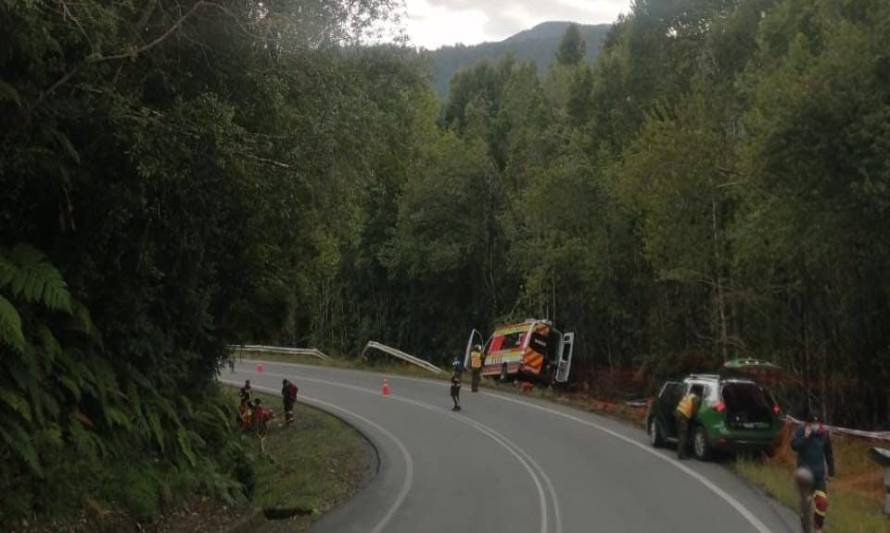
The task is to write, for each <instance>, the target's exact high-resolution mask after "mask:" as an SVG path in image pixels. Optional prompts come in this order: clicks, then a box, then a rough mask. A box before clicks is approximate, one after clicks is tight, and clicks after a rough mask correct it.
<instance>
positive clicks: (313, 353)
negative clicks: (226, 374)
mask: <svg viewBox="0 0 890 533" xmlns="http://www.w3.org/2000/svg"><path fill="white" fill-rule="evenodd" d="M228 348H229V349H230V350H247V351H250V352H270V353H279V354H285V355H304V356H310V357H317V358H319V359H322V360H324V361H329V360H330V359H331V357H330V356H329V355H327V354H325V353H324V352H322V351H321V350H319V349H317V348H290V347H287V346H261V345H258V344H245V345H243V346H242V345H240V344H230V345H229V347H228Z"/></svg>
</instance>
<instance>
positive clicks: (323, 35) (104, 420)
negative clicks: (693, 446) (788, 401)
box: [0, 0, 890, 524]
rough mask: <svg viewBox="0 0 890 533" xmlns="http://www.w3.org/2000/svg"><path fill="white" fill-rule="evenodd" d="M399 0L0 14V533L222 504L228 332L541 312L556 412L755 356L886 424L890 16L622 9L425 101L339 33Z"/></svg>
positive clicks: (388, 55) (235, 481)
mask: <svg viewBox="0 0 890 533" xmlns="http://www.w3.org/2000/svg"><path fill="white" fill-rule="evenodd" d="M399 6H400V4H399V2H397V1H395V0H299V1H291V2H277V1H263V2H256V1H254V0H219V1H208V0H196V1H193V0H128V1H124V2H114V3H108V2H99V1H97V0H81V1H79V2H73V1H69V0H58V1H51V0H37V1H23V0H0V124H2V129H0V200H2V201H0V355H2V357H3V360H4V364H3V365H2V367H0V443H2V444H0V492H2V493H3V494H4V499H3V504H2V505H0V524H3V523H4V522H7V521H9V520H12V519H15V518H17V517H21V516H30V515H32V514H34V513H40V512H42V511H43V510H46V509H48V508H50V507H52V506H59V505H63V504H60V503H59V502H66V503H64V505H70V506H74V507H76V506H78V505H81V504H82V503H83V502H82V499H79V498H78V497H74V498H70V497H69V496H71V495H72V494H73V495H83V494H86V493H88V492H89V490H92V489H95V490H96V491H99V492H101V491H103V490H104V491H106V493H107V494H108V495H109V498H113V497H117V498H123V499H127V498H132V500H133V501H134V502H137V503H138V502H140V501H142V499H140V497H139V496H140V495H139V493H138V491H157V492H158V493H159V494H161V496H164V495H166V497H170V494H176V491H179V490H197V489H200V490H203V491H205V492H208V493H212V494H215V495H218V496H220V497H225V498H238V497H242V495H243V493H244V492H245V491H246V490H248V489H247V487H249V483H250V482H249V478H250V473H249V466H245V463H246V462H247V459H246V458H245V456H244V451H243V450H242V449H240V448H239V447H238V445H237V443H236V442H232V441H231V440H230V439H229V438H228V437H227V435H228V431H229V424H230V418H231V417H230V416H229V413H228V412H227V411H226V406H225V405H224V404H223V403H222V401H221V400H220V396H219V392H218V390H217V387H216V386H215V385H214V378H215V375H216V371H217V368H218V366H219V364H220V363H221V361H222V360H223V358H224V353H225V346H226V345H228V344H232V343H245V342H257V343H259V342H262V343H276V344H282V345H294V346H312V347H317V348H320V349H323V350H325V351H326V352H328V353H335V354H341V355H344V356H354V355H356V354H358V352H359V351H360V349H361V347H362V345H364V343H365V342H366V341H367V340H369V339H374V340H377V341H380V342H385V343H387V344H391V345H394V346H398V347H400V348H401V349H403V350H406V351H409V352H411V353H415V354H418V355H421V356H423V357H425V358H427V359H430V360H432V361H434V362H437V363H442V362H444V361H445V360H446V359H447V358H450V357H451V356H453V355H455V354H457V353H462V352H463V345H464V343H465V342H466V335H467V334H468V333H469V331H470V328H472V327H477V328H480V329H487V328H490V327H491V326H493V325H495V324H497V323H500V322H503V321H509V320H521V319H524V318H527V317H531V316H535V317H539V318H544V317H546V318H550V319H553V320H555V321H556V323H557V324H559V325H560V326H562V327H563V328H565V329H572V330H574V331H575V332H576V333H577V344H576V365H577V368H578V372H576V376H577V379H578V384H577V386H578V387H580V388H582V389H588V390H591V391H593V392H595V393H598V392H608V391H599V390H598V388H599V387H602V385H601V384H602V379H601V377H602V376H603V375H609V373H621V372H628V371H631V372H632V373H633V374H634V375H635V376H637V377H640V376H642V378H641V379H643V380H644V381H645V382H646V383H650V384H651V383H654V380H657V379H661V378H663V377H667V376H676V375H681V374H682V373H683V372H688V371H693V370H694V371H702V370H709V369H714V368H717V367H719V366H720V365H721V364H722V363H723V362H724V361H726V360H729V359H732V358H736V357H756V358H760V359H765V360H769V361H773V362H775V363H777V364H779V365H781V366H782V367H783V368H785V369H786V371H787V372H788V373H789V375H790V376H791V377H792V378H793V380H795V381H794V382H795V383H796V384H797V386H798V389H800V392H799V394H800V395H802V396H803V395H808V396H809V397H810V398H811V399H812V401H814V402H816V403H817V405H818V407H820V408H821V409H822V410H823V412H824V413H825V414H826V417H827V419H828V420H829V421H830V422H832V423H837V424H843V425H851V426H855V427H860V428H877V427H886V426H887V424H888V422H890V420H888V408H890V392H888V391H890V387H888V386H887V383H888V378H890V327H888V324H890V275H888V272H890V270H888V267H890V3H888V2H886V1H885V0H822V1H818V2H817V1H815V0H634V2H633V3H632V7H631V9H630V11H629V13H628V14H627V15H626V16H622V17H621V18H620V19H619V20H618V21H617V22H616V23H615V24H614V25H613V27H612V29H611V30H610V32H609V34H608V36H607V38H606V40H605V42H604V43H603V45H602V48H601V49H600V51H599V55H598V57H597V59H596V61H595V62H594V64H593V65H588V63H587V62H586V61H584V49H585V43H584V42H583V39H582V38H581V37H580V34H579V32H578V31H577V28H574V27H570V29H569V30H567V32H566V35H565V36H564V37H563V40H562V42H561V44H560V47H559V50H558V52H557V61H556V62H555V64H554V65H553V66H552V67H551V68H550V69H549V70H547V71H546V72H545V73H544V74H540V75H539V73H538V69H537V67H536V66H535V65H534V64H531V63H519V62H516V61H513V60H511V59H507V60H505V61H503V62H500V63H498V64H490V63H482V64H479V65H477V66H476V67H473V68H471V69H469V70H464V71H461V72H459V73H458V74H456V75H455V76H454V78H453V79H452V81H451V88H450V94H449V97H448V100H447V101H444V102H443V101H440V99H439V97H438V96H437V95H436V93H435V91H434V89H433V88H432V86H431V84H430V74H429V70H430V68H429V65H430V62H429V57H428V56H427V55H425V54H423V53H418V52H416V51H415V50H414V49H413V48H411V47H410V46H407V45H406V44H405V43H404V42H401V41H399V40H396V41H395V42H394V43H393V44H376V45H369V44H368V43H370V42H380V39H381V38H380V36H381V35H386V34H388V33H387V32H389V30H387V28H390V27H393V26H397V25H398V17H399V14H400V7H399ZM647 380H648V381H647ZM802 396H801V397H802ZM146 458H151V460H146ZM128 461H134V462H133V465H132V468H129V469H128V470H127V472H126V473H125V474H124V475H123V476H121V475H117V474H115V473H114V472H113V471H111V470H108V469H105V470H103V466H106V465H108V464H109V463H114V464H121V463H123V464H127V462H128ZM97 472H98V473H97ZM159 472H163V473H167V474H170V473H173V474H171V475H172V477H171V476H167V475H164V476H162V475H160V474H159ZM142 474H145V475H142ZM128 476H129V477H128ZM134 476H139V479H140V480H142V481H144V480H145V479H149V480H153V481H151V483H150V484H149V485H146V483H147V482H139V483H136V482H133V477H134ZM170 479H173V481H169V480H170ZM85 487H86V488H85ZM90 487H92V489H91V488H90ZM134 491H136V492H135V493H134ZM6 496H9V497H8V498H7V497H6ZM142 511H143V512H144V513H146V514H150V513H151V512H152V509H142Z"/></svg>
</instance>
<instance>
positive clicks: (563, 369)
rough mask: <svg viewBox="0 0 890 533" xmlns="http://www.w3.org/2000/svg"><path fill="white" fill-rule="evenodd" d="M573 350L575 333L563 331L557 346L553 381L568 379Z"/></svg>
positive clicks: (562, 381) (559, 381)
mask: <svg viewBox="0 0 890 533" xmlns="http://www.w3.org/2000/svg"><path fill="white" fill-rule="evenodd" d="M574 351H575V334H574V333H564V334H563V335H562V342H561V343H560V347H559V362H558V363H557V366H556V376H554V381H556V382H557V383H565V382H566V381H568V380H569V372H571V370H572V354H573V353H574Z"/></svg>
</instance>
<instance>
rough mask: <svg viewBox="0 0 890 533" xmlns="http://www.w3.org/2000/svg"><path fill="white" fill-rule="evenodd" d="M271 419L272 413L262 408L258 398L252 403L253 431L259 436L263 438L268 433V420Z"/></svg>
mask: <svg viewBox="0 0 890 533" xmlns="http://www.w3.org/2000/svg"><path fill="white" fill-rule="evenodd" d="M271 419H272V411H270V410H269V409H266V408H265V407H263V405H262V402H261V401H260V399H259V398H257V399H255V400H254V401H253V420H252V423H253V430H254V431H255V432H256V434H257V435H259V436H261V437H262V436H265V435H266V433H268V432H269V420H271Z"/></svg>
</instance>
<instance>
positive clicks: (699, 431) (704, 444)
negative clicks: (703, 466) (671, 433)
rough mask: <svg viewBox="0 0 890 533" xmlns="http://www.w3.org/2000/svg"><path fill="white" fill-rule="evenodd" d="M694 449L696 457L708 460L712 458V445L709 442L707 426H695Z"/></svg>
mask: <svg viewBox="0 0 890 533" xmlns="http://www.w3.org/2000/svg"><path fill="white" fill-rule="evenodd" d="M692 449H693V451H695V457H696V458H698V459H699V460H701V461H707V460H708V459H710V458H711V445H710V444H708V435H707V434H706V433H705V428H703V427H701V426H698V427H696V428H695V435H694V436H693V437H692Z"/></svg>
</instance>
